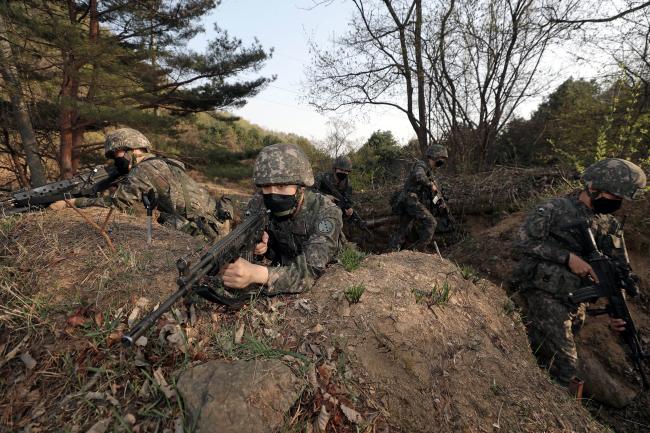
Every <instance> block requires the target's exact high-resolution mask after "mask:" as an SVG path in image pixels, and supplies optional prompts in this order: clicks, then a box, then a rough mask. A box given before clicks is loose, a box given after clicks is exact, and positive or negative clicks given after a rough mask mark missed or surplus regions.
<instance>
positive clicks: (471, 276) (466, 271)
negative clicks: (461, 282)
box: [458, 265, 479, 283]
mask: <svg viewBox="0 0 650 433" xmlns="http://www.w3.org/2000/svg"><path fill="white" fill-rule="evenodd" d="M458 268H459V270H460V276H461V277H463V279H465V280H468V281H471V282H472V283H476V282H477V281H478V280H479V277H478V272H476V270H475V269H474V268H473V267H471V266H469V265H459V266H458Z"/></svg>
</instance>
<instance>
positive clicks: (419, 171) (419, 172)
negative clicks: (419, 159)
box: [413, 165, 431, 189]
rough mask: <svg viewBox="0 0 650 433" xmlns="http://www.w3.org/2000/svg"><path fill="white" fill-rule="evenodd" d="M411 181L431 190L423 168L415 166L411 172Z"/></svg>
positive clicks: (429, 181)
mask: <svg viewBox="0 0 650 433" xmlns="http://www.w3.org/2000/svg"><path fill="white" fill-rule="evenodd" d="M413 179H415V181H416V182H417V184H418V185H422V186H424V187H426V188H427V189H431V180H430V179H429V176H427V172H426V170H425V169H424V167H422V166H420V165H417V166H416V167H415V168H414V170H413Z"/></svg>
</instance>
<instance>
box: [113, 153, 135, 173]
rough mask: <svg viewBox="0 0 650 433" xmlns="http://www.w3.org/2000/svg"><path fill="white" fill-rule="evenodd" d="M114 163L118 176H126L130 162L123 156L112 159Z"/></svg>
mask: <svg viewBox="0 0 650 433" xmlns="http://www.w3.org/2000/svg"><path fill="white" fill-rule="evenodd" d="M113 160H114V161H115V168H116V169H117V171H118V173H120V174H127V173H128V172H129V165H131V160H130V159H128V158H125V157H123V156H116V157H115V158H113Z"/></svg>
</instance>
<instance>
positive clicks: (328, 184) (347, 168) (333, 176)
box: [314, 155, 354, 217]
mask: <svg viewBox="0 0 650 433" xmlns="http://www.w3.org/2000/svg"><path fill="white" fill-rule="evenodd" d="M351 172H352V160H351V159H350V158H349V157H347V156H345V155H342V156H339V157H337V158H336V159H335V160H334V165H333V167H332V171H330V172H325V173H318V174H317V175H316V179H315V181H314V189H316V190H317V191H319V192H321V193H323V194H325V195H329V196H334V197H333V198H334V202H335V203H336V204H337V206H338V207H340V208H341V209H342V210H343V212H344V213H345V216H347V217H350V216H352V214H353V213H354V209H352V187H351V186H350V181H349V175H350V173H351ZM333 189H336V192H337V193H338V194H340V195H341V196H343V197H344V198H345V201H346V202H347V203H341V202H340V201H337V200H336V197H335V192H334V191H332V190H333Z"/></svg>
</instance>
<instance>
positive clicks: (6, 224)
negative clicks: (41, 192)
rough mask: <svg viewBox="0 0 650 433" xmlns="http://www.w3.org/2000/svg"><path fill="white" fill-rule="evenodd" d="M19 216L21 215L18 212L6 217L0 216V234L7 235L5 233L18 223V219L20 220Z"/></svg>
mask: <svg viewBox="0 0 650 433" xmlns="http://www.w3.org/2000/svg"><path fill="white" fill-rule="evenodd" d="M21 218H22V216H21V215H20V214H16V215H9V216H7V217H4V218H0V235H2V236H3V237H7V235H8V234H9V233H10V232H11V230H12V229H13V228H14V226H15V225H16V224H17V223H18V221H20V219H21Z"/></svg>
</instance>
